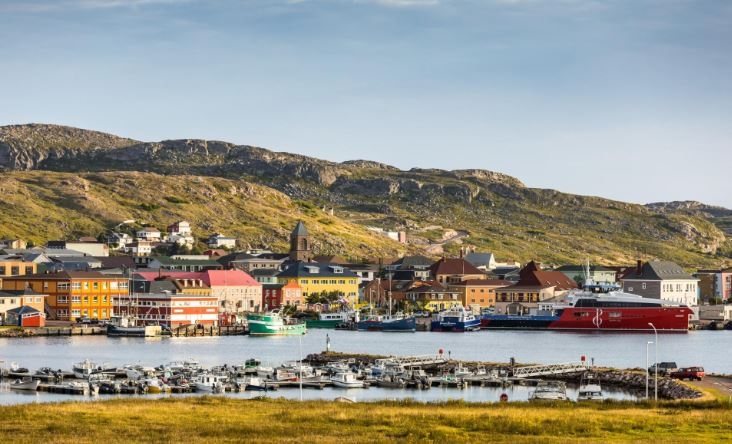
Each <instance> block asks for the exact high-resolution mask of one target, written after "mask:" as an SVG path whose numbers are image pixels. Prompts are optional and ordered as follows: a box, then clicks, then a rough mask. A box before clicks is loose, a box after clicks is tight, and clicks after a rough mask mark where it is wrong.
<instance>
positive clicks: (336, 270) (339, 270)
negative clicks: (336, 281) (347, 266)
mask: <svg viewBox="0 0 732 444" xmlns="http://www.w3.org/2000/svg"><path fill="white" fill-rule="evenodd" d="M329 268H330V269H331V271H333V273H336V274H343V267H336V266H334V265H331V266H330V267H329Z"/></svg>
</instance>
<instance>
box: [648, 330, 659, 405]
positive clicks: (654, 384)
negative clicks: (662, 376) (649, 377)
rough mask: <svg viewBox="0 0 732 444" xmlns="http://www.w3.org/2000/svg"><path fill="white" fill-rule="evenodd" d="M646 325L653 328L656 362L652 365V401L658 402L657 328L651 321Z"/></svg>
mask: <svg viewBox="0 0 732 444" xmlns="http://www.w3.org/2000/svg"><path fill="white" fill-rule="evenodd" d="M648 325H650V326H651V328H652V329H653V334H654V336H655V339H656V341H655V344H653V348H655V349H656V364H655V365H654V371H655V373H656V375H655V376H654V382H653V386H654V388H653V390H654V393H653V399H654V401H656V402H658V330H656V326H655V325H653V323H651V322H649V323H648Z"/></svg>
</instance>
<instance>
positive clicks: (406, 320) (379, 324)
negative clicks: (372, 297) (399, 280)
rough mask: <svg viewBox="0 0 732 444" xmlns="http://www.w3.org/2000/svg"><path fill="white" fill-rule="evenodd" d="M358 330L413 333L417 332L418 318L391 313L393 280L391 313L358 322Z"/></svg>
mask: <svg viewBox="0 0 732 444" xmlns="http://www.w3.org/2000/svg"><path fill="white" fill-rule="evenodd" d="M369 305H371V304H369ZM356 329H358V330H362V331H393V332H413V331H416V330H417V318H416V317H415V316H414V315H406V314H404V313H402V312H401V311H399V312H397V313H396V314H392V313H391V279H389V313H388V314H385V315H379V314H376V315H374V314H373V313H372V314H371V315H369V317H368V318H366V319H364V320H363V321H360V322H357V323H356Z"/></svg>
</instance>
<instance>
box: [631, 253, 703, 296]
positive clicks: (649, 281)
mask: <svg viewBox="0 0 732 444" xmlns="http://www.w3.org/2000/svg"><path fill="white" fill-rule="evenodd" d="M698 283H699V279H698V278H695V277H694V276H692V275H690V274H689V273H687V272H685V271H684V269H683V268H681V267H680V266H679V265H677V264H675V263H673V262H668V261H649V262H646V263H645V264H642V263H641V261H638V265H637V266H636V268H635V270H633V271H632V272H630V273H628V274H626V275H625V276H624V277H623V279H622V284H623V291H625V292H627V293H633V294H639V295H641V296H645V297H647V298H655V299H661V300H664V301H671V302H677V303H680V304H685V305H688V306H689V307H693V306H696V305H698Z"/></svg>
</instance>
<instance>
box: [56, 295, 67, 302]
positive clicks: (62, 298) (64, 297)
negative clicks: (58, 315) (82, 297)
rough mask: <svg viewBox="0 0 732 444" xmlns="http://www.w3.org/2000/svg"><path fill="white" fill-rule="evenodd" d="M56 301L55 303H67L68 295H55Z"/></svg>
mask: <svg viewBox="0 0 732 444" xmlns="http://www.w3.org/2000/svg"><path fill="white" fill-rule="evenodd" d="M56 303H57V304H68V303H69V297H68V296H57V297H56Z"/></svg>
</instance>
